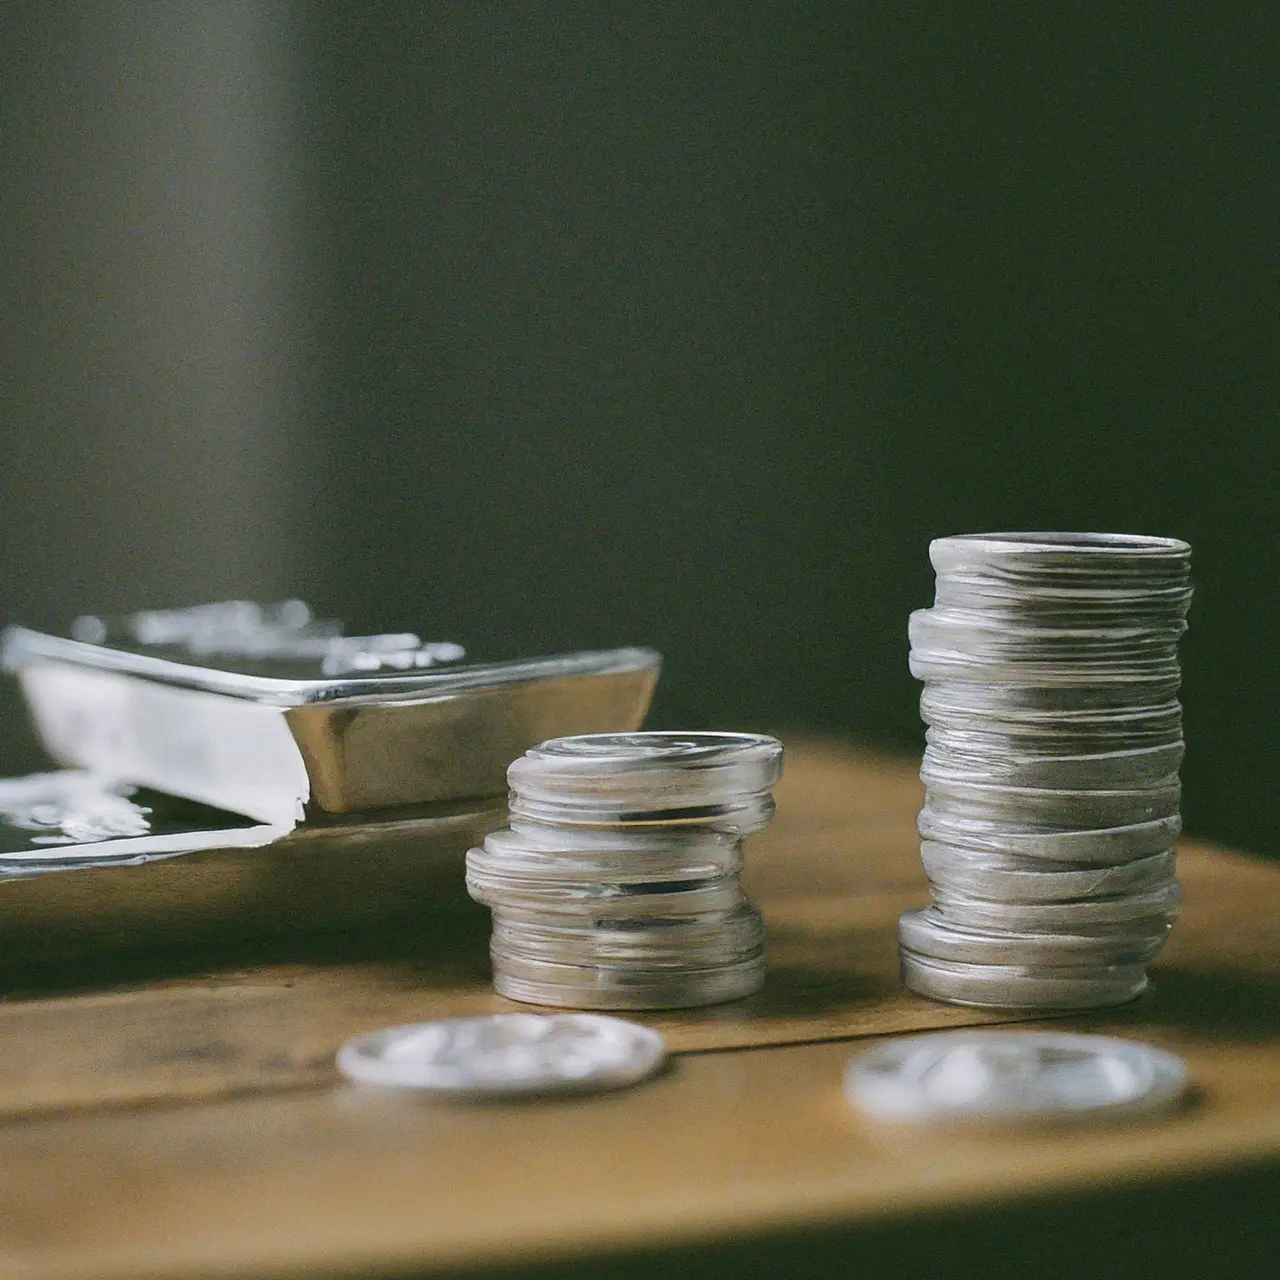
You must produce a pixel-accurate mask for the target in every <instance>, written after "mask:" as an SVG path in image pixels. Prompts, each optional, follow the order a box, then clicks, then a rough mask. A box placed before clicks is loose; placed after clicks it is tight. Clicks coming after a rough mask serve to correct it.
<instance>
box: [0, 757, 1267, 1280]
mask: <svg viewBox="0 0 1280 1280" xmlns="http://www.w3.org/2000/svg"><path fill="white" fill-rule="evenodd" d="M778 801H779V814H778V818H777V821H776V822H775V824H774V826H773V827H771V828H770V830H769V831H768V832H767V833H765V834H764V835H762V836H760V837H757V838H756V839H755V840H754V841H753V842H752V843H751V845H750V847H749V849H748V863H749V867H750V874H749V876H748V880H749V885H750V888H751V890H752V893H753V896H754V897H755V898H756V899H757V901H758V902H759V903H760V905H761V906H762V908H763V909H764V912H765V915H766V919H767V921H768V923H769V928H770V938H771V947H772V951H771V975H770V980H769V982H768V984H767V985H766V988H765V990H764V991H763V992H761V993H760V994H759V995H758V996H756V997H753V998H751V999H750V1000H747V1001H743V1002H740V1003H738V1004H735V1005H728V1006H723V1007H721V1008H718V1009H711V1010H704V1011H690V1012H687V1013H678V1014H666V1015H657V1016H653V1017H650V1018H646V1020H647V1021H651V1022H653V1023H654V1024H655V1025H658V1026H661V1027H662V1028H663V1030H664V1031H665V1033H666V1034H667V1036H668V1040H669V1043H670V1044H671V1045H672V1047H673V1048H674V1049H675V1050H676V1053H677V1057H676V1059H675V1062H674V1064H673V1066H672V1068H671V1069H670V1070H669V1071H667V1072H666V1073H665V1074H663V1075H662V1076H660V1077H659V1078H657V1079H656V1080H653V1081H651V1082H649V1083H647V1084H645V1085H643V1086H641V1087H638V1088H635V1089H631V1090H628V1091H625V1092H621V1093H617V1094H612V1095H604V1096H598V1097H589V1098H579V1099H572V1100H561V1101H551V1102H547V1101H542V1102H538V1103H526V1104H521V1105H511V1104H504V1105H484V1106H467V1105H439V1104H434V1105H433V1104H428V1103H423V1102H420V1101H414V1100H412V1099H403V1098H387V1097H383V1096H378V1095H374V1096H370V1095H368V1094H364V1093H361V1092H359V1091H357V1090H354V1089H352V1088H349V1087H346V1086H345V1085H343V1084H342V1083H341V1082H340V1081H339V1080H338V1078H337V1077H336V1075H335V1073H334V1071H333V1069H332V1065H331V1064H332V1056H333V1052H334V1050H335V1049H336V1047H337V1045H338V1043H339V1042H340V1041H341V1040H342V1039H343V1038H345V1037H346V1036H348V1035H351V1034H354V1033H356V1032H359V1031H361V1030H365V1029H368V1028H372V1027H375V1026H379V1025H384V1024H386V1023H388V1022H394V1021H408V1020H416V1019H419V1018H424V1017H431V1016H439V1015H442V1014H449V1013H462V1012H471V1011H480V1010H485V1009H498V1008H505V1007H512V1006H508V1005H506V1003H505V1002H504V1001H501V1000H500V999H498V998H497V997H495V996H493V995H492V994H491V992H490V991H489V989H488V986H487V968H486V964H487V961H486V930H485V917H484V914H483V913H482V912H480V911H479V910H478V909H475V908H474V907H473V906H472V905H471V904H469V903H467V902H466V900H465V899H462V898H458V899H453V900H448V901H445V902H443V903H442V904H441V907H440V910H439V912H438V913H435V914H433V915H432V916H431V917H430V918H427V919H424V920H423V921H422V922H421V924H420V926H419V927H418V928H417V929H416V930H415V931H410V932H409V933H404V932H400V933H397V934H395V935H394V936H389V937H384V938H383V939H382V941H381V945H380V946H379V947H378V948H373V949H371V948H370V946H369V945H367V944H363V945H361V946H353V945H352V944H351V943H350V940H348V942H347V943H344V944H342V945H338V944H336V943H335V944H333V945H332V947H330V948H329V949H328V951H327V952H326V949H325V947H324V946H321V945H315V946H313V947H312V953H313V955H312V958H311V959H310V960H309V961H308V962H306V963H303V962H299V961H296V960H290V959H288V957H281V956H276V957H275V958H274V959H273V960H272V961H271V962H270V963H265V962H255V963H253V964H245V963H244V962H243V960H241V961H240V962H238V963H236V964H234V965H233V964H231V963H230V962H226V961H224V962H222V963H221V964H214V963H212V962H210V963H209V964H208V965H207V966H206V970H207V971H205V972H200V973H195V974H190V973H189V974H187V975H185V976H173V974H172V973H168V974H166V973H165V972H164V970H163V969H156V968H155V967H154V966H153V968H152V969H151V970H148V969H147V968H146V967H145V966H143V967H142V968H141V969H138V970H137V971H136V972H134V973H133V975H132V978H131V979H130V978H129V976H128V975H126V976H125V980H122V978H121V974H120V971H119V970H118V969H117V970H115V971H113V973H112V974H111V975H110V977H109V979H108V978H104V979H103V981H102V982H101V983H100V984H99V989H95V990H88V991H84V990H80V991H74V992H61V993H56V994H49V993H47V992H46V993H44V994H40V993H36V994H32V993H30V992H27V993H26V994H19V993H17V992H13V993H11V994H10V996H9V998H8V999H7V1000H6V1001H4V1002H3V1003H0V1047H2V1048H3V1053H0V1277H2V1278H3V1280H27V1278H33V1280H34V1278H35V1277H40V1278H42V1280H43V1278H44V1277H54V1276H59V1277H61V1276H76V1277H90V1276H92V1277H121V1278H122V1280H124V1278H127V1280H145V1278H148V1277H161V1276H164V1277H177V1276H182V1277H192V1276H201V1277H213V1276H219V1277H221V1276H237V1277H266V1276H282V1275H288V1276H337V1275H342V1276H362V1277H373V1276H382V1275H387V1276H391V1275H397V1276H401V1275H403V1276H412V1275H428V1274H437V1273H440V1272H453V1271H461V1272H464V1273H467V1274H476V1273H479V1272H485V1273H490V1272H492V1273H501V1274H507V1273H509V1272H510V1273H520V1274H524V1275H543V1274H546V1275H563V1274H568V1273H570V1272H572V1273H573V1274H579V1273H580V1274H586V1275H616V1276H628V1277H631V1276H637V1277H638V1276H640V1275H645V1276H648V1275H659V1274H664V1275H671V1274H696V1275H717V1276H718V1275H725V1276H730V1275H732V1276H742V1275H756V1274H760V1275H793V1274H794V1275H809V1274H812V1275H815V1276H817V1275H824V1276H825V1275H833V1274H854V1273H857V1274H859V1275H862V1274H865V1273H866V1271H867V1269H868V1268H869V1267H872V1266H876V1267H878V1268H879V1269H881V1270H883V1272H884V1274H886V1275H893V1276H903V1275H921V1276H924V1275H928V1276H934V1277H936V1276H945V1275H964V1274H983V1275H988V1276H998V1275H1004V1274H1010V1275H1012V1274H1017V1275H1020V1276H1027V1275H1035V1274H1046V1275H1047V1274H1062V1275H1068V1274H1080V1273H1081V1272H1082V1271H1083V1270H1088V1271H1090V1272H1091V1273H1092V1274H1094V1275H1100V1274H1108V1273H1114V1274H1125V1275H1142V1274H1148V1273H1151V1274H1154V1273H1155V1271H1154V1268H1156V1267H1157V1265H1158V1267H1159V1272H1160V1274H1173V1273H1175V1272H1177V1273H1180V1274H1212V1275H1222V1276H1233V1275H1237V1274H1248V1275H1251V1276H1252V1275H1258V1276H1263V1275H1267V1274H1280V1265H1275V1264H1274V1258H1275V1257H1276V1250H1277V1249H1280V1235H1278V1234H1277V1226H1276V1213H1275V1204H1276V1203H1277V1201H1278V1200H1280V1197H1277V1192H1280V1174H1278V1172H1277V1171H1278V1170H1280V1159H1278V1157H1280V915H1278V913H1277V907H1278V906H1280V866H1278V865H1274V864H1270V863H1265V862H1262V861H1257V860H1253V859H1250V858H1248V857H1245V856H1242V855H1240V854H1236V853H1230V852H1227V851H1225V850H1221V849H1214V848H1210V847H1207V846H1203V845H1192V844H1188V845H1186V846H1185V848H1184V849H1183V850H1182V852H1181V854H1180V858H1179V873H1180V877H1181V879H1182V881H1183V885H1184V890H1185V895H1186V906H1185V911H1184V915H1183V918H1182V920H1181V921H1180V922H1179V924H1178V926H1177V928H1176V929H1175V931H1174V935H1173V939H1172V941H1171V942H1170V944H1169V946H1168V948H1167V949H1166V951H1165V953H1164V955H1163V956H1162V957H1161V959H1160V961H1159V962H1158V963H1157V964H1156V965H1155V966H1154V968H1153V989H1152V990H1151V992H1150V993H1148V995H1146V996H1144V997H1143V998H1142V999H1141V1000H1140V1001H1138V1002H1137V1003H1136V1004H1134V1005H1131V1006H1129V1007H1127V1008H1124V1009H1120V1010H1115V1011H1112V1012H1109V1013H1107V1014H1105V1015H1091V1016H1079V1017H1072V1018H1069V1019H1059V1020H1057V1021H1056V1022H1055V1023H1054V1024H1053V1025H1058V1026H1064V1025H1065V1026H1072V1027H1078V1028H1081V1029H1090V1030H1105V1031H1107V1032H1109V1033H1113V1034H1119V1035H1125V1036H1132V1037H1136V1038H1141V1039H1143V1040H1146V1041H1149V1042H1151V1043H1154V1044H1159V1045H1162V1046H1164V1047H1166V1048H1170V1049H1173V1050H1175V1051H1176V1052H1178V1053H1180V1054H1182V1055H1183V1056H1184V1057H1185V1058H1186V1060H1187V1061H1188V1063H1189V1065H1190V1068H1191V1072H1192V1076H1193V1080H1194V1084H1195V1096H1194V1098H1193V1099H1192V1101H1191V1103H1190V1105H1188V1107H1187V1108H1185V1109H1184V1110H1183V1111H1182V1112H1180V1113H1179V1114H1177V1115H1175V1116H1172V1117H1168V1118H1165V1119H1163V1120H1160V1121H1158V1122H1152V1123H1143V1124H1136V1125H1131V1126H1127V1127H1124V1128H1118V1129H1085V1130H1079V1131H1074V1132H1037V1133H1032V1134H1028V1133H1025V1132H1024V1133H1018V1134H1010V1133H985V1132H965V1133H960V1134H957V1133H951V1132H949V1133H945V1134H942V1133H936V1132H933V1131H928V1130H926V1131H920V1132H915V1131H911V1132H905V1133H904V1132H903V1131H901V1130H899V1129H894V1128H889V1127H885V1126H880V1125H876V1124H874V1123H872V1122H869V1121H867V1120H865V1119H864V1118H862V1117H861V1116H860V1115H858V1114H857V1113H856V1112H854V1111H853V1110H852V1109H851V1108H850V1107H849V1106H848V1105H847V1104H846V1103H845V1101H844V1099H843V1097H842V1094H841V1089H840V1076H841V1071H842V1068H843V1066H844V1064H845V1062H846V1061H847V1060H848V1058H849V1056H850V1054H851V1053H852V1052H853V1051H854V1050H855V1049H856V1047H857V1044H856V1041H858V1039H859V1038H861V1037H866V1036H873V1035H884V1034H887V1033H900V1032H908V1031H916V1030H924V1029H929V1028H943V1027H953V1026H960V1025H969V1024H978V1023H988V1022H996V1021H1009V1020H1010V1019H1009V1018H1007V1017H1004V1018H1001V1017H999V1016H998V1015H993V1014H984V1013H981V1012H978V1011H973V1010H962V1009H956V1008H951V1007H949V1006H944V1005H938V1004H933V1003H931V1002H929V1001H925V1000H921V999H917V998H916V997H914V996H911V995H909V994H907V993H906V992H904V991H903V990H902V989H901V988H900V986H899V985H898V983H897V981H896V974H895V967H896V957H895V943H894V934H893V928H894V921H895V920H896V917H897V914H898V913H899V912H900V911H901V910H902V909H904V908H905V907H908V906H911V905H913V904H917V903H919V902H921V901H922V900H923V899H924V897H925V888H924V880H923V877H922V874H921V871H920V867H919V861H918V856H917V852H916V846H915V839H914V832H913V822H914V814H915V811H916V809H917V807H918V805H919V784H918V782H917V781H916V779H915V776H914V768H913V767H912V766H911V765H909V764H904V763H898V762H892V761H885V760H878V759H875V758H873V757H870V756H867V755H859V754H856V753H854V752H853V751H851V750H849V749H847V748H843V747H841V746H839V745H835V744H827V745H823V744H820V743H804V742H800V743H795V744H792V745H791V747H790V749H789V757H788V765H787V776H786V778H785V779H784V782H783V784H782V786H781V787H780V789H779V792H778ZM144 975H145V976H144ZM1046 1025H1048V1024H1046ZM1268 1200H1270V1203H1268ZM1112 1267H1114V1271H1113V1272H1112V1271H1109V1268H1112ZM1272 1267H1274V1270H1271V1268H1272ZM1148 1268H1151V1269H1152V1270H1150V1271H1149V1270H1148Z"/></svg>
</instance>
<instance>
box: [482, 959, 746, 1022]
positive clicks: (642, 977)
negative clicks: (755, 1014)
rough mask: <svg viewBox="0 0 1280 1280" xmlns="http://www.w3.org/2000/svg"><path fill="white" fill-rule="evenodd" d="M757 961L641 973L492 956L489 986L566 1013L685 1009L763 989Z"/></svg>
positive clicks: (630, 968) (624, 968) (626, 967)
mask: <svg viewBox="0 0 1280 1280" xmlns="http://www.w3.org/2000/svg"><path fill="white" fill-rule="evenodd" d="M765 973H766V964H765V960H764V958H763V956H758V957H753V958H751V959H747V960H744V961H742V962H740V963H737V964H731V965H722V966H718V967H716V968H713V969H698V970H686V971H684V972H679V971H677V972H671V971H669V970H658V969H641V968H638V967H635V966H630V965H619V966H604V965H598V966H587V965H564V964H549V963H546V962H543V961H529V960H525V959H523V958H520V957H516V956H511V955H509V954H506V953H503V952H498V953H497V954H495V955H494V968H493V985H494V989H495V990H496V991H497V992H498V994H499V995H502V996H506V997H507V999H509V1000H519V1001H521V1002H522V1003H525V1004H541V1005H553V1006H559V1007H562V1008H570V1009H691V1008H696V1007H698V1006H700V1005H709V1004H724V1003H725V1002H727V1001H730V1000H739V999H741V998H742V997H744V996H748V995H751V994H752V993H753V992H755V991H758V990H759V989H760V987H761V986H762V985H763V984H764V980H765Z"/></svg>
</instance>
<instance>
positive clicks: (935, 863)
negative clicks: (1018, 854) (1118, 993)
mask: <svg viewBox="0 0 1280 1280" xmlns="http://www.w3.org/2000/svg"><path fill="white" fill-rule="evenodd" d="M982 857H983V855H981V854H978V855H976V857H975V856H974V855H973V854H972V853H966V851H965V850H962V849H953V848H951V847H950V846H948V845H941V844H934V843H932V842H929V841H926V842H925V843H924V844H922V845H921V846H920V858H921V861H922V862H923V863H924V869H925V873H926V874H927V875H928V877H929V880H930V881H931V882H932V883H933V884H935V885H937V886H938V887H939V888H940V889H944V890H946V891H947V892H949V893H955V894H960V895H962V896H963V897H966V898H983V899H986V900H988V901H991V902H1063V901H1068V900H1076V901H1078V900H1080V899H1084V898H1108V897H1115V896H1116V895H1118V894H1125V893H1138V892H1141V891H1144V890H1147V889H1154V888H1157V887H1159V886H1161V885H1167V884H1171V883H1172V882H1173V873H1174V857H1175V855H1174V852H1173V850H1172V849H1168V850H1166V851H1165V852H1163V853H1156V854H1152V855H1151V856H1150V857H1148V858H1139V859H1137V860H1136V861H1134V862H1124V863H1121V864H1120V865H1119V866H1112V867H1086V868H1082V869H1075V868H1073V869H1070V870H1065V871H1048V870H1032V869H1029V868H1028V866H1027V863H1026V862H1025V861H1023V862H1021V864H1020V865H1018V866H1016V867H1010V866H1008V865H1007V862H1008V861H1010V860H1005V862H1006V865H1001V866H992V865H990V864H989V863H987V862H984V861H982V860H981V859H982ZM1032 865H1034V864H1032Z"/></svg>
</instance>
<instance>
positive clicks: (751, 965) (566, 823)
mask: <svg viewBox="0 0 1280 1280" xmlns="http://www.w3.org/2000/svg"><path fill="white" fill-rule="evenodd" d="M781 772H782V746H781V744H780V743H779V742H778V741H777V740H776V739H774V738H769V737H764V736H760V735H753V734H736V733H619V734H587V735H582V736H578V737H572V738H554V739H552V740H551V741H548V742H544V743H543V744H542V745H541V746H538V747H535V748H533V750H531V751H529V752H527V753H526V754H525V755H523V756H521V757H520V758H519V759H518V760H516V761H515V762H514V763H513V764H512V765H511V767H510V769H508V771H507V780H508V782H509V784H510V787H511V794H510V815H511V816H510V826H509V827H508V828H507V829H505V830H503V831H497V832H495V833H493V834H492V835H490V836H488V837H486V839H485V842H484V847H483V848H478V849H472V850H471V851H470V853H468V855H467V889H468V891H469V892H470V894H471V896H472V897H473V898H475V899H476V900H477V901H478V902H482V903H484V904H485V905H486V906H488V907H489V908H490V909H491V911H492V912H493V936H492V940H491V944H490V954H491V957H492V959H493V973H494V987H495V989H496V990H497V991H498V992H499V994H501V995H504V996H507V997H508V998H510V999H512V1000H521V1001H525V1002H527V1003H531V1004H543V1005H560V1006H567V1007H570V1008H580V1009H664V1008H668V1009H669V1008H684V1007H691V1006H694V1005H704V1004H717V1003H719V1002H721V1001H725V1000H736V999H738V998H739V997H741V996H745V995H749V994H750V993H751V992H753V991H755V990H756V989H757V988H758V987H759V986H760V984H761V983H762V982H763V981H764V975H765V959H764V922H763V921H762V919H761V917H760V913H759V912H758V911H757V910H756V908H755V907H754V906H752V904H751V902H750V901H749V900H748V899H747V896H746V893H745V892H744V891H743V888H742V884H741V882H740V880H739V874H740V872H741V870H742V842H743V840H744V839H745V838H746V837H747V836H749V835H751V834H752V833H754V832H757V831H760V830H762V829H763V828H764V827H765V826H767V825H768V823H769V821H770V819H771V818H772V816H773V810H774V803H773V796H772V788H773V786H774V784H775V783H776V782H777V781H778V778H779V777H780V776H781Z"/></svg>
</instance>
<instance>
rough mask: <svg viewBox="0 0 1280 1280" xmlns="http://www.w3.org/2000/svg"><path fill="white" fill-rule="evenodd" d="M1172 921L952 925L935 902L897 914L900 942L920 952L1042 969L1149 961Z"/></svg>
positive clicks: (917, 952)
mask: <svg viewBox="0 0 1280 1280" xmlns="http://www.w3.org/2000/svg"><path fill="white" fill-rule="evenodd" d="M1171 928H1172V926H1171V925H1170V924H1169V922H1168V921H1166V920H1158V921H1155V922H1148V923H1147V924H1145V925H1139V926H1135V927H1134V928H1132V929H1121V928H1119V927H1117V928H1115V929H1113V930H1108V931H1107V932H1105V933H1097V934H1094V933H1079V932H1077V933H1027V932H1018V931H1014V930H1008V929H1000V930H995V929H973V928H969V927H967V926H964V925H957V924H952V923H950V922H949V921H947V920H945V919H943V917H942V916H940V915H939V914H938V913H937V911H935V910H934V909H933V908H932V907H926V908H923V909H920V910H916V911H904V912H903V913H902V915H901V916H899V917H898V941H899V942H900V944H901V945H902V946H903V947H904V948H905V949H906V950H907V951H913V952H915V953H916V954H917V955H921V956H926V957H929V958H931V959H936V960H955V961H960V962H962V963H965V964H1020V965H1029V966H1032V967H1037V968H1046V969H1051V968H1058V969H1073V968H1078V967H1081V966H1090V967H1095V966H1098V965H1103V966H1107V965H1116V964H1145V963H1147V962H1148V961H1151V960H1154V959H1155V958H1156V956H1158V955H1159V954H1160V951H1161V950H1162V948H1163V947H1164V944H1165V942H1166V941H1167V939H1168V937H1169V932H1170V930H1171Z"/></svg>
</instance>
